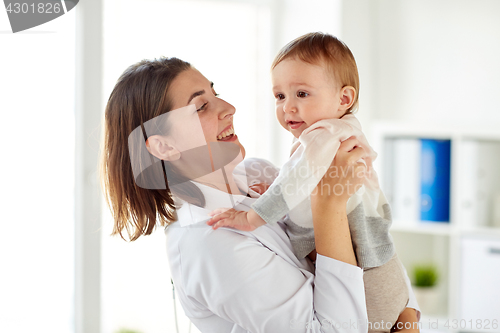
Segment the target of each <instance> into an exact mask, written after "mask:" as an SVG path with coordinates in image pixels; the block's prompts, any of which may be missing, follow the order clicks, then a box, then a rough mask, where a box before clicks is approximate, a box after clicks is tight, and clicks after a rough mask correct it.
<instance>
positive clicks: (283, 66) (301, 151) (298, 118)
mask: <svg viewBox="0 0 500 333" xmlns="http://www.w3.org/2000/svg"><path fill="white" fill-rule="evenodd" d="M272 84H273V93H274V96H275V99H276V114H277V118H278V120H279V122H280V124H281V125H282V126H283V127H284V128H285V129H287V130H288V131H290V132H291V133H292V134H293V135H294V136H295V138H297V139H298V140H297V141H296V142H295V143H294V144H293V146H292V155H291V157H290V159H289V160H288V161H287V163H285V165H284V166H283V167H282V169H281V170H280V173H279V175H278V177H277V178H276V180H275V181H274V182H273V184H272V185H271V186H270V187H269V188H268V189H267V191H265V188H263V189H261V191H260V192H261V193H263V194H262V195H261V197H260V198H259V199H258V200H257V201H256V202H255V203H254V204H253V205H252V208H253V209H252V210H250V211H248V212H239V211H235V210H234V209H231V210H229V211H226V212H225V214H222V215H221V216H223V219H222V220H221V219H220V218H219V219H212V220H211V221H209V224H212V225H214V228H218V227H221V226H229V227H234V228H236V229H239V230H245V231H252V230H254V229H255V228H258V227H259V226H262V225H264V224H266V223H269V224H274V223H276V221H278V220H280V219H282V218H283V216H285V215H286V214H288V215H289V219H286V225H287V233H288V235H289V237H290V241H291V243H292V246H293V249H294V252H295V254H296V255H297V257H299V258H304V257H305V256H307V255H308V254H309V253H311V252H312V251H313V250H314V249H315V244H314V230H313V222H312V213H311V205H310V195H311V193H312V191H313V190H314V189H315V188H316V186H317V184H318V183H319V182H320V180H321V179H322V178H323V176H324V174H325V173H326V171H327V170H328V167H329V166H330V164H331V163H332V161H333V159H334V157H335V155H336V153H337V150H338V148H339V146H340V143H341V142H342V141H344V140H346V139H347V138H349V137H351V136H355V137H356V138H357V139H358V141H359V142H360V145H361V146H362V147H363V149H364V150H365V151H366V152H367V157H366V158H364V163H365V164H366V170H367V172H366V177H365V181H364V184H363V186H362V187H361V188H360V189H358V190H357V191H356V192H355V189H349V188H347V189H335V188H334V189H333V191H337V190H342V191H345V190H347V191H351V192H355V193H354V194H353V195H352V196H351V197H350V199H349V201H348V203H347V214H348V215H347V218H348V221H349V228H350V231H351V236H352V241H353V248H354V251H355V254H356V258H357V261H358V265H359V266H360V267H361V268H363V270H364V275H363V279H364V281H365V293H366V303H367V310H368V319H369V321H370V323H369V326H368V329H369V332H389V331H390V329H391V327H392V326H393V325H394V324H395V323H396V321H397V319H398V317H399V315H400V313H401V312H402V311H403V310H404V309H405V307H406V304H407V303H408V297H409V296H408V288H407V286H406V283H405V279H404V273H403V268H402V265H401V263H400V261H399V259H398V258H397V256H396V253H395V249H394V245H393V242H392V238H391V236H390V235H389V227H390V225H391V214H390V207H389V205H388V203H387V201H386V199H385V196H384V194H383V193H382V192H381V190H380V187H379V184H378V180H377V175H376V173H375V172H374V171H373V170H372V162H373V160H374V159H375V158H376V156H377V154H376V153H375V152H374V151H373V149H372V148H371V147H370V145H369V144H368V142H367V141H366V138H365V136H364V135H363V133H362V132H361V126H360V124H359V122H358V120H357V119H356V117H355V116H354V115H353V114H352V112H353V111H355V110H356V109H357V105H358V91H359V77H358V70H357V66H356V62H355V60H354V57H353V55H352V53H351V51H350V50H349V48H348V47H347V46H346V45H345V44H344V43H343V42H341V41H340V40H338V39H337V38H335V37H333V36H331V35H327V34H322V33H310V34H306V35H304V36H302V37H299V38H297V39H296V40H294V41H292V42H290V43H289V44H288V45H286V46H285V47H284V48H283V49H282V50H281V51H280V53H279V54H278V55H277V56H276V58H275V59H274V62H273V64H272ZM339 172H342V170H340V171H339ZM254 189H255V188H254ZM213 213H216V212H215V211H214V212H213ZM217 220H219V222H218V223H217V224H214V223H215V222H216V221H217Z"/></svg>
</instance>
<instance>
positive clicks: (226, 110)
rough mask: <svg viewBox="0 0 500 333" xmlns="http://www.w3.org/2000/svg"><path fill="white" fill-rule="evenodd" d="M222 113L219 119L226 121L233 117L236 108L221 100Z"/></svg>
mask: <svg viewBox="0 0 500 333" xmlns="http://www.w3.org/2000/svg"><path fill="white" fill-rule="evenodd" d="M220 103H221V105H220V109H219V110H220V111H219V119H221V120H222V119H226V118H228V117H232V116H233V115H234V114H235V113H236V108H235V107H234V106H233V105H232V104H229V103H228V102H226V101H225V100H223V99H221V100H220Z"/></svg>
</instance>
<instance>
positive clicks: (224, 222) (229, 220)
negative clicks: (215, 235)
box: [207, 208, 265, 231]
mask: <svg viewBox="0 0 500 333" xmlns="http://www.w3.org/2000/svg"><path fill="white" fill-rule="evenodd" d="M248 213H249V212H243V211H237V210H234V209H233V208H231V209H226V208H219V209H216V210H214V211H212V212H210V213H209V214H208V215H210V216H213V217H212V218H211V219H210V220H208V221H207V224H208V225H211V226H212V228H213V229H214V230H216V229H217V228H220V227H231V228H235V229H238V230H241V231H254V230H255V229H257V228H258V227H260V226H261V225H264V224H265V222H264V221H263V220H261V219H260V217H258V215H257V214H255V213H254V214H248ZM254 215H255V216H257V217H258V218H252V216H254ZM249 216H250V217H251V218H250V219H249V218H248V217H249Z"/></svg>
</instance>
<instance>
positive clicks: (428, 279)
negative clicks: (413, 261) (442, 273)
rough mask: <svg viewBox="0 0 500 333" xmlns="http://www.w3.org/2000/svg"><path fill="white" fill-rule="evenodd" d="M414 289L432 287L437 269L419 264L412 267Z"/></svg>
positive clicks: (435, 279)
mask: <svg viewBox="0 0 500 333" xmlns="http://www.w3.org/2000/svg"><path fill="white" fill-rule="evenodd" d="M413 276H414V285H415V286H416V287H433V286H435V285H436V282H437V280H438V271H437V267H436V266H435V265H433V264H420V265H415V266H414V267H413Z"/></svg>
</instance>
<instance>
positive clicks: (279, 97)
mask: <svg viewBox="0 0 500 333" xmlns="http://www.w3.org/2000/svg"><path fill="white" fill-rule="evenodd" d="M275 97H276V99H280V100H281V99H285V95H283V94H276V96H275Z"/></svg>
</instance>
